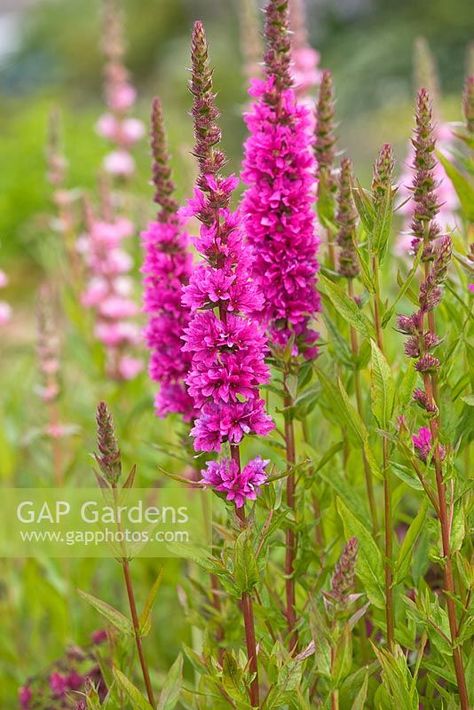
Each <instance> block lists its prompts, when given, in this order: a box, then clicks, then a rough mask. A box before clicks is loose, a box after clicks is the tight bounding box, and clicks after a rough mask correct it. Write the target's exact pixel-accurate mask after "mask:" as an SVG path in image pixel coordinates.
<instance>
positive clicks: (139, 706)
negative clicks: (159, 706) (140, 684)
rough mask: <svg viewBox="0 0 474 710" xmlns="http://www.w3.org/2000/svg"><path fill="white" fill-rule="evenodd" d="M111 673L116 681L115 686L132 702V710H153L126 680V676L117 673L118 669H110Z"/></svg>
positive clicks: (136, 689) (119, 672) (120, 672)
mask: <svg viewBox="0 0 474 710" xmlns="http://www.w3.org/2000/svg"><path fill="white" fill-rule="evenodd" d="M112 673H113V674H114V678H115V680H116V681H117V684H118V685H119V686H120V687H121V688H122V690H124V691H125V693H126V694H127V695H128V697H129V698H130V700H131V702H132V707H133V710H153V708H152V706H151V705H150V703H149V702H148V700H146V699H145V698H144V697H143V695H142V694H141V692H140V691H139V690H138V688H137V687H136V686H135V685H133V683H132V682H131V681H130V680H129V679H128V678H127V676H126V675H124V674H123V673H122V671H119V669H118V668H115V667H114V668H112Z"/></svg>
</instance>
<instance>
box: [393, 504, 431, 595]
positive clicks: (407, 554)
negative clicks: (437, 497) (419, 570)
mask: <svg viewBox="0 0 474 710" xmlns="http://www.w3.org/2000/svg"><path fill="white" fill-rule="evenodd" d="M427 510H428V501H427V500H424V501H423V503H422V505H421V508H420V510H419V511H418V515H417V516H416V518H415V519H414V520H413V522H412V524H411V525H410V527H409V528H408V530H407V533H406V535H405V537H404V539H403V542H402V545H401V547H400V551H399V553H398V557H397V562H396V565H395V574H394V576H395V582H401V581H402V580H403V579H404V578H405V577H406V576H407V574H408V571H409V568H410V562H411V561H412V559H413V548H414V546H415V544H416V541H417V540H418V537H419V535H420V533H421V531H422V529H423V525H424V523H425V518H426V512H427Z"/></svg>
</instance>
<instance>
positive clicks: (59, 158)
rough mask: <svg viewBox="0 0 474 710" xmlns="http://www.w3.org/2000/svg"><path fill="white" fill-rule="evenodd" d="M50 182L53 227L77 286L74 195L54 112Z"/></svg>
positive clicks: (48, 162) (48, 160) (48, 161)
mask: <svg viewBox="0 0 474 710" xmlns="http://www.w3.org/2000/svg"><path fill="white" fill-rule="evenodd" d="M46 166H47V174H46V176H47V179H48V182H49V184H50V185H51V187H52V201H53V205H54V209H55V216H54V220H53V223H52V224H53V227H54V228H55V229H56V230H57V232H59V234H60V235H61V236H62V237H63V239H64V248H65V250H66V254H67V258H68V262H69V265H70V267H71V269H72V271H73V276H74V279H75V281H76V282H77V281H78V280H79V279H80V275H81V274H80V263H79V261H78V254H77V251H76V248H75V243H74V239H75V231H76V230H75V228H76V216H75V212H74V193H73V191H72V190H68V189H67V187H66V178H67V167H68V165H67V160H66V158H65V156H64V150H63V147H62V141H61V131H60V114H59V111H57V110H53V111H52V112H51V114H50V116H49V122H48V139H47V145H46Z"/></svg>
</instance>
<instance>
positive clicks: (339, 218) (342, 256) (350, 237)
mask: <svg viewBox="0 0 474 710" xmlns="http://www.w3.org/2000/svg"><path fill="white" fill-rule="evenodd" d="M336 224H337V227H338V232H337V235H336V242H337V245H338V246H339V249H340V251H339V259H338V271H339V274H340V275H341V276H342V277H343V278H345V279H346V280H347V292H348V295H349V298H351V299H354V284H353V280H354V279H355V278H356V277H357V276H358V274H359V271H360V267H359V261H358V257H357V251H356V248H355V241H356V229H357V210H356V207H355V204H354V198H353V196H352V163H351V161H350V159H349V158H344V159H343V160H342V162H341V170H340V173H339V190H338V195H337V214H336ZM350 338H351V350H352V356H353V358H354V363H355V370H354V389H355V395H356V402H357V410H358V412H359V414H360V416H361V417H362V416H363V403H362V389H361V382H360V371H359V367H358V366H357V364H356V359H357V356H358V354H359V342H358V338H357V331H356V330H355V328H353V327H352V326H351V328H350ZM362 461H363V465H364V475H365V485H366V490H367V498H368V500H369V507H370V513H371V517H372V528H373V531H374V534H377V531H378V521H377V506H376V503H375V497H374V484H373V478H372V471H371V469H370V465H369V462H368V461H367V456H366V455H365V453H364V452H362Z"/></svg>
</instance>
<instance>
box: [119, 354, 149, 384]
mask: <svg viewBox="0 0 474 710" xmlns="http://www.w3.org/2000/svg"><path fill="white" fill-rule="evenodd" d="M118 368H119V373H120V375H121V377H122V379H124V380H133V378H134V377H136V376H137V375H138V373H139V372H141V371H142V370H143V363H142V361H141V360H138V358H135V357H129V356H127V357H122V358H120V362H119V366H118Z"/></svg>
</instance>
